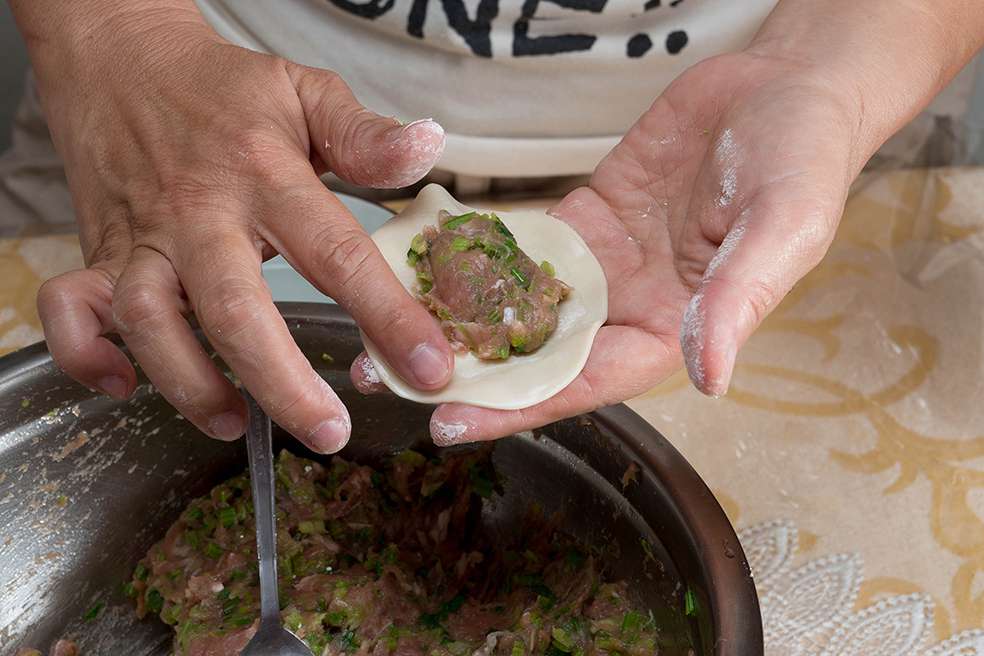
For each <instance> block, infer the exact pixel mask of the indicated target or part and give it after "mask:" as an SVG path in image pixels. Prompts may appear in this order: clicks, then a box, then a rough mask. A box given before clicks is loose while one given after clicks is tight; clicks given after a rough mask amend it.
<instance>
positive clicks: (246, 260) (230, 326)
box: [175, 231, 352, 453]
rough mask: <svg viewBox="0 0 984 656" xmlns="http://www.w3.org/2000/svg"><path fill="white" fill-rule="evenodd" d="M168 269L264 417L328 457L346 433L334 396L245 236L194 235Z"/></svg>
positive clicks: (347, 427)
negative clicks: (280, 306) (193, 245)
mask: <svg viewBox="0 0 984 656" xmlns="http://www.w3.org/2000/svg"><path fill="white" fill-rule="evenodd" d="M200 237H201V238H200V239H199V240H198V243H203V244H209V248H198V249H191V250H188V251H186V252H179V253H177V254H176V256H175V260H176V261H175V269H176V270H177V272H178V276H179V277H180V279H181V282H182V285H183V286H184V289H185V291H186V292H187V294H188V298H189V300H190V301H191V305H192V308H193V309H194V312H195V316H196V317H197V318H198V322H199V323H200V324H201V326H202V330H203V331H204V332H205V335H206V336H207V337H208V340H209V342H210V343H211V344H212V346H213V347H214V348H215V350H216V351H217V352H218V353H219V355H220V356H222V358H223V360H225V362H226V363H227V364H228V365H229V367H230V368H231V369H232V370H233V372H235V374H236V375H237V376H239V378H240V380H241V381H242V383H243V385H245V386H246V388H247V389H248V390H249V391H250V392H251V393H252V394H253V396H254V398H255V399H256V400H257V402H258V403H259V404H260V406H261V407H262V408H263V409H264V410H265V411H266V413H267V414H268V415H269V416H270V418H271V419H272V420H273V421H275V422H276V423H277V424H279V425H280V426H282V427H283V428H284V429H286V430H287V431H289V432H290V433H291V434H292V435H294V436H295V437H297V438H298V439H299V440H301V441H302V442H304V444H306V445H307V446H308V447H310V448H311V449H312V450H314V451H318V452H320V453H334V452H336V451H338V450H340V449H341V448H342V447H343V446H345V443H346V442H347V441H348V438H349V434H350V432H351V428H352V422H351V420H350V419H349V414H348V411H347V410H346V409H345V406H344V405H343V404H342V402H341V400H340V399H339V398H338V395H337V394H335V392H334V390H332V389H331V387H330V386H329V385H328V383H327V382H325V381H324V379H322V378H321V377H320V376H319V375H318V374H317V373H316V372H315V371H314V369H313V368H312V367H311V364H310V363H309V362H308V360H307V358H305V357H304V355H303V354H302V353H301V350H300V349H299V348H298V346H297V344H296V343H295V342H294V339H293V337H292V336H291V334H290V330H289V329H288V328H287V324H286V322H285V321H284V319H283V317H282V316H281V315H280V312H278V311H277V308H276V306H274V304H273V298H272V296H271V295H270V290H269V288H268V287H267V285H266V282H265V281H264V280H263V277H262V274H261V269H260V265H261V261H260V256H259V253H257V251H256V249H255V247H254V245H253V243H252V242H251V241H250V240H249V238H248V237H247V235H245V234H240V233H236V232H231V231H223V232H219V233H218V234H207V235H201V236H200Z"/></svg>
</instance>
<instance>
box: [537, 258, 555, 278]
mask: <svg viewBox="0 0 984 656" xmlns="http://www.w3.org/2000/svg"><path fill="white" fill-rule="evenodd" d="M540 270H541V271H543V272H544V273H545V274H547V275H548V276H550V277H551V278H553V277H554V276H556V275H557V270H556V269H554V265H552V264H550V262H548V261H547V260H544V261H543V262H540Z"/></svg>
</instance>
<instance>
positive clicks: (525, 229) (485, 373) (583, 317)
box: [362, 184, 608, 410]
mask: <svg viewBox="0 0 984 656" xmlns="http://www.w3.org/2000/svg"><path fill="white" fill-rule="evenodd" d="M441 210H447V211H448V212H450V213H451V214H455V215H457V214H464V213H466V212H470V211H472V210H476V211H478V212H488V211H490V210H482V209H478V208H474V207H468V206H467V205H463V204H461V203H459V202H458V201H457V200H455V199H454V197H452V196H451V194H449V193H448V192H447V191H445V190H444V188H443V187H441V186H440V185H436V184H430V185H427V186H426V187H424V188H423V189H421V190H420V193H419V194H418V195H417V198H416V199H414V201H413V202H412V203H410V204H409V205H408V206H407V207H406V209H404V210H403V211H402V212H400V213H399V214H397V215H396V216H394V217H393V218H392V219H390V220H389V221H388V222H387V223H385V224H384V225H383V226H382V227H380V228H379V229H378V230H377V231H376V232H374V233H373V234H372V239H373V241H375V242H376V246H378V247H379V250H380V251H381V252H382V254H383V257H384V258H385V259H386V261H387V262H388V263H389V265H390V267H392V269H393V271H394V272H395V273H396V277H397V278H399V280H400V282H401V283H403V286H404V287H406V288H407V290H408V291H409V292H410V293H411V294H414V286H415V285H416V282H417V281H416V272H415V270H414V268H413V267H411V266H410V265H408V264H407V249H409V248H410V240H411V239H413V236H414V235H416V234H417V233H419V232H421V231H422V230H423V229H424V226H426V225H435V226H436V225H437V223H438V219H437V215H438V212H440V211H441ZM495 214H496V215H497V216H498V217H499V218H500V219H502V222H503V223H505V224H506V227H508V228H509V230H511V231H512V232H513V234H514V235H515V236H516V241H517V243H518V244H519V247H520V248H521V249H522V250H523V251H524V252H525V253H526V254H527V255H529V256H530V258H531V259H532V260H533V261H534V262H541V261H543V260H548V261H549V262H550V263H551V264H553V266H554V269H555V270H556V275H557V277H558V278H559V279H560V280H563V281H564V282H566V283H567V284H568V285H570V286H571V287H572V288H573V289H572V291H571V294H570V296H568V298H567V299H566V300H565V301H563V302H562V303H561V304H560V305H559V306H558V310H559V316H558V321H557V329H556V330H555V331H554V333H553V334H552V335H551V336H550V337H549V338H547V341H546V343H544V344H543V346H541V347H540V348H539V349H537V350H536V351H534V352H533V353H527V354H522V355H517V354H513V355H511V356H510V357H509V359H507V360H498V361H485V360H480V359H478V358H477V357H475V356H474V355H473V354H472V353H470V352H469V353H456V354H455V366H454V374H453V375H452V378H451V381H450V382H449V383H448V384H447V386H445V387H444V388H443V389H440V390H436V391H432V392H428V391H422V390H418V389H416V388H414V387H412V386H411V385H409V384H408V383H407V382H406V381H404V380H403V379H402V378H401V377H400V376H399V374H397V373H396V371H395V370H394V369H392V368H391V367H390V366H389V365H388V364H387V363H386V361H385V360H384V359H383V357H382V355H381V354H380V352H379V349H377V348H376V345H375V344H373V343H372V341H371V340H370V339H369V338H368V337H367V336H366V334H365V333H362V341H363V343H364V344H365V347H366V352H367V353H368V355H369V358H370V359H371V360H372V362H373V364H374V365H375V367H376V371H377V372H378V373H379V378H380V380H381V381H382V382H383V383H384V384H385V385H386V386H387V387H389V388H390V389H391V390H392V391H393V392H394V393H395V394H397V395H398V396H401V397H403V398H405V399H409V400H411V401H418V402H420V403H435V404H436V403H449V402H457V403H467V404H469V405H475V406H480V407H483V408H495V409H499V410H518V409H520V408H528V407H530V406H532V405H536V404H537V403H540V402H541V401H545V400H547V399H549V398H550V397H551V396H553V395H554V394H556V393H557V392H559V391H560V390H562V389H563V388H564V387H566V386H567V385H568V384H570V382H571V381H573V380H574V379H575V378H576V377H577V375H578V374H579V373H581V369H583V368H584V363H585V362H587V360H588V354H589V353H590V352H591V344H592V342H593V341H594V337H595V334H597V332H598V329H599V328H601V326H602V324H604V323H605V321H606V320H607V319H608V283H607V281H606V279H605V272H604V271H603V270H602V268H601V264H599V263H598V260H597V259H596V258H595V256H594V254H592V253H591V251H590V249H588V246H587V244H585V243H584V240H583V239H581V236H580V235H579V234H577V232H576V231H575V230H574V229H573V228H571V227H570V226H569V225H567V224H566V223H564V222H563V221H561V220H559V219H555V218H554V217H552V216H550V215H548V214H546V213H545V212H543V211H540V210H525V211H518V212H495ZM434 321H437V318H436V317H435V318H434Z"/></svg>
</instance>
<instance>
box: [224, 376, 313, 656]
mask: <svg viewBox="0 0 984 656" xmlns="http://www.w3.org/2000/svg"><path fill="white" fill-rule="evenodd" d="M246 405H247V407H248V409H249V424H248V426H247V428H246V451H247V453H248V455H249V479H250V484H251V486H252V489H253V512H254V515H255V517H256V555H257V558H258V559H259V562H260V628H259V629H257V631H256V635H254V636H253V638H252V640H250V641H249V644H247V645H246V648H245V649H244V650H243V651H242V654H241V656H313V654H312V653H311V650H310V649H308V646H307V645H306V644H304V642H302V641H301V639H300V638H298V637H297V636H295V635H294V634H293V633H291V632H290V631H288V630H287V629H285V628H284V626H283V624H282V623H281V621H280V599H279V597H280V595H279V592H278V590H277V534H276V519H275V516H274V508H275V506H274V502H273V492H274V483H273V445H272V440H271V437H270V418H269V417H267V416H266V413H264V412H263V410H262V409H261V408H260V406H259V405H258V404H257V403H256V401H255V400H253V397H252V396H250V395H249V393H248V392H247V393H246Z"/></svg>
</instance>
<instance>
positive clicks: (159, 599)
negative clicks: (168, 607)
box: [144, 588, 164, 614]
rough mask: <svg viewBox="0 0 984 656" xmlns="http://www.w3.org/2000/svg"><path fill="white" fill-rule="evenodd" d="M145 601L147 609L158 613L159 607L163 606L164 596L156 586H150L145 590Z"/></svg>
mask: <svg viewBox="0 0 984 656" xmlns="http://www.w3.org/2000/svg"><path fill="white" fill-rule="evenodd" d="M144 599H145V600H146V602H147V610H149V611H150V612H152V613H155V614H156V613H159V612H161V609H162V608H164V597H163V596H161V593H160V592H159V591H158V590H157V588H150V589H149V590H147V594H146V596H145V597H144Z"/></svg>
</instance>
